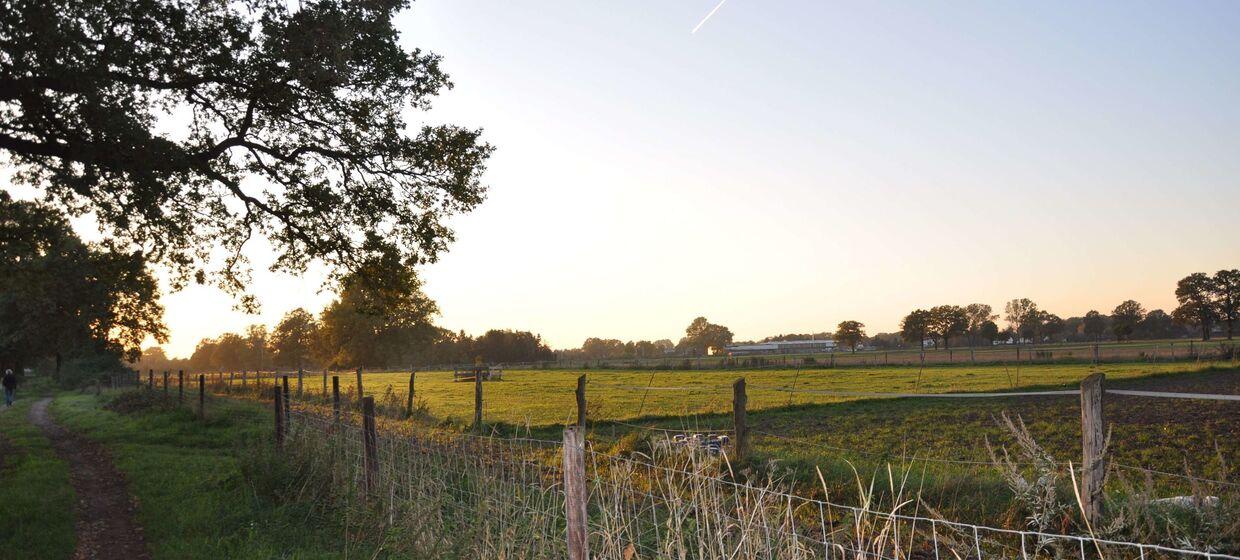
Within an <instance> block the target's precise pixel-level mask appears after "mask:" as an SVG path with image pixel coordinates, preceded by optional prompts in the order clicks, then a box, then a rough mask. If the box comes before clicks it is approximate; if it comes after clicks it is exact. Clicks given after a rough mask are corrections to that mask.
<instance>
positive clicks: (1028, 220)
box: [164, 0, 1240, 356]
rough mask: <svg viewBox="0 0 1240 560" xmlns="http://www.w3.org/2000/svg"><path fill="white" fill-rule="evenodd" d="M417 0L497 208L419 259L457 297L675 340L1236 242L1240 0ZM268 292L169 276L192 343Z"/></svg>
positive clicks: (280, 301)
mask: <svg viewBox="0 0 1240 560" xmlns="http://www.w3.org/2000/svg"><path fill="white" fill-rule="evenodd" d="M716 5H717V0H675V1H671V2H669V1H666V0H663V1H626V2H601V1H597V2H582V1H579V0H574V1H562V2H561V1H542V0H529V1H524V2H495V1H490V2H481V1H473V0H420V1H418V2H416V3H415V5H414V6H413V7H412V9H410V10H408V11H407V12H405V13H403V14H402V15H401V16H400V18H399V20H398V25H399V27H400V29H401V30H402V32H403V42H404V44H405V45H406V46H408V47H410V48H413V47H417V48H422V49H428V50H431V51H434V52H436V53H439V54H441V55H443V57H444V61H443V66H444V68H445V69H446V71H447V72H448V73H449V74H450V75H451V77H452V79H453V82H454V83H455V88H454V89H453V90H451V91H449V92H447V93H446V94H444V95H442V96H441V97H440V98H439V99H438V100H437V101H436V103H435V106H434V108H433V109H432V110H431V111H430V112H428V113H425V114H414V115H411V116H412V118H413V119H415V121H424V122H432V123H439V122H447V123H454V124H459V125H464V126H469V127H480V128H483V129H484V130H485V138H486V140H487V141H488V142H490V143H491V144H493V145H494V146H495V147H496V151H495V154H494V156H493V158H492V159H491V161H490V163H489V165H488V171H487V173H486V175H485V183H486V184H487V185H488V186H489V188H490V192H489V196H488V199H487V201H486V202H485V203H484V204H483V205H482V206H481V207H480V208H479V209H477V210H476V211H474V212H472V213H470V214H468V215H465V216H461V217H458V218H455V219H453V221H452V223H453V225H454V227H455V230H456V233H457V241H456V242H455V243H454V244H453V245H452V246H451V249H450V251H449V252H448V253H447V254H446V255H445V256H444V257H443V258H442V259H441V260H440V262H438V263H435V264H432V265H429V266H427V267H425V269H424V270H422V272H421V274H422V276H423V278H424V279H425V281H426V291H427V293H428V294H429V295H430V296H431V297H432V298H433V299H435V300H436V301H437V302H438V304H439V307H440V308H441V311H442V314H441V316H440V317H439V318H438V323H439V324H441V325H442V326H445V327H447V328H451V329H454V330H456V329H464V330H465V331H468V332H471V333H474V334H477V333H480V332H482V331H485V330H486V329H490V328H512V329H522V330H531V331H533V332H536V333H539V334H541V335H542V336H543V337H544V339H545V340H546V341H547V342H549V343H550V344H551V345H552V346H553V347H557V348H566V347H576V346H579V345H580V344H581V342H582V340H584V339H585V338H586V337H590V336H598V337H606V338H619V339H624V340H629V339H660V338H670V339H673V340H675V339H678V338H679V337H680V336H682V335H683V332H684V328H685V326H687V325H688V323H689V322H690V321H691V320H692V319H693V318H694V317H696V316H699V315H704V316H706V317H707V318H709V319H710V320H711V321H712V322H717V323H722V324H724V325H727V326H728V327H730V328H731V329H732V331H733V332H734V333H735V334H736V337H737V339H738V340H744V339H755V338H761V337H763V336H767V335H773V334H778V333H787V332H818V331H829V330H834V326H835V325H836V324H837V323H838V322H840V321H843V320H846V319H855V320H860V321H862V322H863V323H865V324H866V325H867V331H868V332H870V333H875V332H890V331H894V330H896V329H897V325H898V323H899V321H900V319H901V317H903V316H904V315H905V314H906V313H907V312H908V311H910V310H911V309H914V308H917V307H928V306H933V305H939V304H960V305H964V304H968V303H973V302H981V303H989V304H991V305H993V306H995V307H996V308H997V309H1001V308H1002V305H1003V302H1004V301H1007V300H1009V299H1012V298H1017V297H1028V298H1031V299H1033V300H1034V301H1035V302H1037V303H1038V304H1040V305H1041V307H1043V308H1045V309H1048V310H1050V311H1052V312H1055V313H1058V314H1059V315H1061V316H1063V317H1068V316H1072V315H1080V314H1083V313H1084V312H1086V311H1088V310H1090V309H1099V310H1102V311H1104V312H1107V311H1109V310H1110V309H1112V308H1113V307H1114V306H1115V305H1116V304H1118V303H1119V302H1120V301H1122V300H1125V299H1130V298H1131V299H1136V300H1138V301H1140V302H1141V303H1143V304H1144V305H1145V306H1146V307H1147V308H1150V309H1153V308H1163V309H1167V310H1170V309H1171V308H1172V307H1174V305H1175V301H1174V295H1173V290H1174V286H1175V282H1176V280H1177V279H1179V278H1180V277H1182V276H1185V275H1186V274H1188V273H1191V272H1195V271H1206V272H1213V271H1215V270H1218V269H1220V268H1224V267H1225V268H1236V267H1240V228H1237V227H1236V224H1237V208H1240V157H1237V154H1240V103H1237V100H1240V33H1236V29H1240V3H1237V2H1206V1H1202V2H1191V3H1190V2H1135V1H1124V2H1090V3H1075V2H1071V3H1070V2H1039V3H1022V2H908V3H903V2H883V1H873V0H867V1H859V2H833V1H832V2H828V1H805V2H798V1H779V0H774V1H769V0H767V1H761V2H759V1H757V0H729V1H727V2H726V3H724V5H723V6H722V7H720V8H719V10H718V11H717V12H715V13H714V15H713V16H712V17H711V18H710V19H709V21H706V22H705V24H703V25H702V26H701V27H700V29H698V31H697V32H696V33H691V31H692V30H693V29H694V27H695V26H697V25H698V23H699V22H700V21H701V20H702V18H703V17H704V16H705V15H706V14H707V13H709V12H710V11H711V9H713V8H714V7H715V6H716ZM255 254H256V256H255V260H256V264H257V265H258V267H257V268H258V269H259V270H257V271H256V274H255V276H256V284H255V292H256V293H257V294H258V295H259V296H260V298H261V299H262V302H263V304H264V309H263V312H262V314H261V315H259V316H258V317H254V316H247V315H244V314H242V313H239V312H237V311H236V310H235V309H233V305H232V303H233V302H232V300H231V299H229V297H228V296H226V295H224V294H222V293H220V292H219V291H218V290H216V289H214V288H201V287H198V288H191V289H187V290H184V291H182V292H178V293H173V294H169V295H167V296H166V297H165V300H164V301H165V304H166V307H167V322H168V325H169V327H170V328H171V330H172V339H171V341H170V343H169V344H167V345H166V346H165V347H166V349H167V350H168V351H169V353H170V354H172V355H182V356H184V355H188V354H189V353H190V352H192V350H193V347H194V345H195V343H196V342H197V341H198V339H200V338H202V337H204V336H214V335H216V334H218V333H220V332H223V331H227V330H238V331H239V330H241V329H243V328H244V327H245V325H247V324H249V323H252V322H265V323H267V324H274V323H275V322H276V321H278V320H279V317H280V316H281V315H282V314H283V313H284V312H285V311H287V310H289V309H291V308H293V307H297V306H304V307H306V308H307V309H310V310H312V311H317V310H318V309H320V308H321V307H322V306H323V305H324V304H325V303H326V302H327V301H329V300H330V299H331V294H330V293H327V292H323V291H321V290H320V287H321V282H322V274H321V271H316V272H312V273H311V274H308V275H306V276H305V277H300V278H294V277H289V276H286V275H275V274H271V273H267V272H265V271H263V270H261V269H262V264H263V262H264V259H263V251H262V250H261V249H257V250H256V251H255Z"/></svg>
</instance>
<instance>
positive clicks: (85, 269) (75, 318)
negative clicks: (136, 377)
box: [0, 192, 167, 373]
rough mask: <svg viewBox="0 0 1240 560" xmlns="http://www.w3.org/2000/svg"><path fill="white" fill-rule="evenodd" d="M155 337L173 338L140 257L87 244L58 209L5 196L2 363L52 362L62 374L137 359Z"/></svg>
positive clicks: (1, 213) (1, 207) (1, 204)
mask: <svg viewBox="0 0 1240 560" xmlns="http://www.w3.org/2000/svg"><path fill="white" fill-rule="evenodd" d="M148 336H151V337H154V338H155V339H156V340H158V341H161V342H162V341H164V340H166V339H167V331H166V328H165V326H164V323H163V307H162V306H161V305H160V303H159V291H158V286H157V284H156V282H155V279H154V277H153V276H152V275H151V273H150V271H149V270H148V269H147V268H146V263H145V261H144V260H143V259H142V257H141V256H140V255H136V254H124V253H115V252H110V251H106V250H103V249H102V248H101V247H98V246H96V245H93V244H89V243H85V242H83V241H82V240H81V239H79V238H78V237H77V235H76V234H74V232H73V230H72V229H71V228H70V226H69V223H68V222H67V221H66V220H65V219H64V218H62V217H61V216H60V215H59V213H58V212H57V211H56V210H54V209H52V208H49V207H48V206H46V205H44V204H40V203H35V202H27V201H18V200H13V199H12V198H11V197H10V196H9V195H8V193H4V192H0V361H3V362H5V363H6V364H7V366H10V367H11V366H18V367H21V366H25V365H30V364H31V362H32V361H34V360H37V359H40V358H45V357H53V358H55V360H56V368H57V373H59V369H60V366H61V364H62V362H63V360H64V359H65V358H70V359H90V360H96V358H99V357H104V358H107V357H110V358H111V360H112V361H113V362H116V361H117V360H119V359H120V358H122V357H124V358H127V359H130V360H133V359H137V357H138V356H139V355H140V354H141V346H140V345H141V344H142V342H143V341H144V340H145V339H146V338H147V337H148ZM96 365H98V363H97V360H96ZM116 365H119V364H116Z"/></svg>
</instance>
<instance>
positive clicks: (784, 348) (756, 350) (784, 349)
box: [724, 340, 835, 356]
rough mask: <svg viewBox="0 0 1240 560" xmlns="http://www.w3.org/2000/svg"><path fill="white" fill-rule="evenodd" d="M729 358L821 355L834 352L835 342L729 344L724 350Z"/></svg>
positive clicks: (805, 341)
mask: <svg viewBox="0 0 1240 560" xmlns="http://www.w3.org/2000/svg"><path fill="white" fill-rule="evenodd" d="M724 351H725V353H726V354H727V355H729V356H752V355H756V354H819V353H822V352H834V351H835V341H834V340H784V341H779V342H760V343H758V344H729V345H728V346H726V347H725V348H724Z"/></svg>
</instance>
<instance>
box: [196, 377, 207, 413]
mask: <svg viewBox="0 0 1240 560" xmlns="http://www.w3.org/2000/svg"><path fill="white" fill-rule="evenodd" d="M198 419H199V420H206V419H207V378H206V376H204V375H203V374H201V373H200V374H198Z"/></svg>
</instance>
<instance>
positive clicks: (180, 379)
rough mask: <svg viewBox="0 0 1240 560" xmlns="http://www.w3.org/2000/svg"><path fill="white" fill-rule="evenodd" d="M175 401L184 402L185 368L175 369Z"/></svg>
mask: <svg viewBox="0 0 1240 560" xmlns="http://www.w3.org/2000/svg"><path fill="white" fill-rule="evenodd" d="M177 402H178V403H184V402H185V370H183V369H179V370H177Z"/></svg>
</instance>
